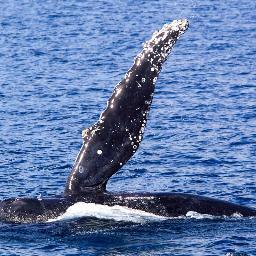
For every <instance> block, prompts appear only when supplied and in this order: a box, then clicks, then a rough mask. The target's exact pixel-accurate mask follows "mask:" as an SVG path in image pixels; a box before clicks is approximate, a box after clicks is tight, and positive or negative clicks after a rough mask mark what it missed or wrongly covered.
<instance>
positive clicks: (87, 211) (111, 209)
mask: <svg viewBox="0 0 256 256" xmlns="http://www.w3.org/2000/svg"><path fill="white" fill-rule="evenodd" d="M82 217H95V218H99V219H112V220H115V221H126V222H135V223H145V222H148V221H161V220H165V219H167V218H166V217H163V216H158V215H155V214H152V213H148V212H144V211H141V210H135V209H131V208H128V207H124V206H119V205H114V206H108V205H101V204H94V203H84V202H78V203H75V204H74V205H72V206H70V207H69V208H68V209H67V211H66V212H65V213H64V214H62V215H60V216H59V217H57V218H55V219H49V220H48V222H53V221H62V220H70V219H77V218H82Z"/></svg>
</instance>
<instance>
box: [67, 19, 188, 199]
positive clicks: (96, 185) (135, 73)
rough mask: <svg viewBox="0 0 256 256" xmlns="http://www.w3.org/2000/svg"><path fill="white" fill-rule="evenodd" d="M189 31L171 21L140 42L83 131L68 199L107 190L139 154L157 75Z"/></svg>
mask: <svg viewBox="0 0 256 256" xmlns="http://www.w3.org/2000/svg"><path fill="white" fill-rule="evenodd" d="M187 28H188V22H187V20H176V21H173V22H172V23H170V24H166V25H165V26H164V27H163V28H162V29H161V30H160V31H157V32H155V33H154V34H153V37H152V38H151V40H149V41H148V42H146V43H145V44H144V47H143V50H142V52H141V53H140V54H139V55H138V56H137V57H136V58H135V60H134V64H133V66H132V67H131V68H130V69H129V70H128V72H127V73H126V75H125V77H124V79H123V80H122V81H121V82H120V83H119V84H118V85H117V86H116V87H115V89H114V91H113V94H112V96H111V97H110V99H109V100H108V103H107V107H106V109H105V110H104V111H103V112H102V114H101V115H100V118H99V120H98V121H97V122H96V123H95V124H94V125H92V126H91V127H90V128H88V129H85V130H84V131H83V145H82V147H81V150H80V152H79V154H78V156H77V158H76V160H75V163H74V166H73V169H72V171H71V173H70V175H69V177H68V180H67V184H66V188H65V195H66V196H68V195H82V194H86V193H88V192H92V191H93V192H103V191H105V189H106V183H107V181H108V179H109V178H110V177H111V176H112V175H113V174H114V173H116V172H117V171H118V170H119V169H121V167H122V166H123V165H124V164H125V163H126V162H127V161H128V160H129V159H130V158H131V157H132V156H133V154H134V153H135V152H136V151H137V149H138V147H139V144H140V142H141V141H142V138H143V133H144V129H145V126H146V122H147V117H148V113H149V110H150V106H151V103H152V99H153V93H154V89H155V83H156V80H157V77H158V75H159V73H160V71H161V68H162V65H163V63H164V62H165V60H166V59H167V56H168V55H169V53H170V52H171V49H172V47H173V45H174V44H175V43H176V41H177V40H178V38H179V37H180V35H181V34H183V33H184V32H185V31H186V29H187Z"/></svg>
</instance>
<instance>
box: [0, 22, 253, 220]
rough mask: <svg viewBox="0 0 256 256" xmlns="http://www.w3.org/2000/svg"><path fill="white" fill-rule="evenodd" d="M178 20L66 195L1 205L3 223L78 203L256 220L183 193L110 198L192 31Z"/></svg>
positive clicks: (121, 94) (160, 38) (149, 49)
mask: <svg viewBox="0 0 256 256" xmlns="http://www.w3.org/2000/svg"><path fill="white" fill-rule="evenodd" d="M187 28H188V21H187V20H175V21H173V22H172V23H170V24H166V25H164V27H163V28H162V29H161V30H159V31H157V32H155V33H154V34H153V36H152V38H151V39H150V40H149V41H148V42H146V43H145V44H144V47H143V50H142V52H141V53H140V54H139V55H138V56H137V57H136V58H135V60H134V64H133V65H132V67H131V68H130V69H129V70H128V72H127V73H126V75H125V77H124V79H123V80H122V81H121V82H120V83H119V84H118V85H117V86H116V87H115V88H114V91H113V94H112V95H111V97H110V99H109V100H108V103H107V107H106V109H105V110H104V111H103V112H102V113H101V115H100V118H99V120H98V121H97V122H96V123H95V124H94V125H92V126H91V127H89V128H86V129H85V130H84V131H83V133H82V137H83V144H82V147H81V149H80V152H79V154H78V156H77V158H76V160H75V163H74V166H73V169H72V171H71V173H70V175H69V177H68V180H67V183H66V187H65V190H64V193H63V195H61V196H56V198H13V199H6V200H3V201H1V202H0V220H1V221H7V222H18V223H33V222H43V221H47V220H49V219H53V218H56V217H58V216H59V215H61V214H63V213H65V211H66V210H67V209H68V208H69V207H70V206H72V205H74V204H75V203H77V202H85V203H95V204H102V205H108V206H114V205H119V206H125V207H129V208H132V209H137V210H143V211H146V212H149V213H153V214H156V215H160V216H165V217H178V216H185V215H186V214H187V213H188V212H190V211H194V212H198V213H201V214H210V215H214V216H232V215H234V214H240V215H242V216H245V217H248V216H256V210H255V209H252V208H249V207H245V206H239V205H236V204H233V203H229V202H225V201H222V200H217V199H211V198H207V197H202V196H197V195H190V194H182V193H130V194H127V193H121V192H120V193H111V192H108V191H106V184H107V182H108V180H109V179H110V177H111V176H112V175H114V174H115V173H116V172H117V171H118V170H120V169H121V168H122V166H123V165H124V164H125V163H126V162H127V161H128V160H129V159H130V158H131V157H132V156H133V155H134V153H135V152H136V151H137V150H138V148H139V145H140V142H141V141H142V139H143V133H144V129H145V126H146V123H147V118H148V113H149V110H150V106H151V103H152V99H153V94H154V90H155V84H156V81H157V78H158V75H159V73H160V71H161V68H162V65H163V63H164V62H165V61H166V59H167V57H168V55H169V54H170V52H171V50H172V48H173V46H174V44H175V43H176V41H177V40H178V39H179V37H180V36H181V35H182V34H183V33H184V32H185V31H186V30H187Z"/></svg>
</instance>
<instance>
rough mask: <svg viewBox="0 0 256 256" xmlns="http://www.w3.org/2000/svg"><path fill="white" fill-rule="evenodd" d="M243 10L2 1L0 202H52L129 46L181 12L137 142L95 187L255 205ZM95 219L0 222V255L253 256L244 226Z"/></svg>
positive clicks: (238, 5) (125, 62)
mask: <svg viewBox="0 0 256 256" xmlns="http://www.w3.org/2000/svg"><path fill="white" fill-rule="evenodd" d="M255 10H256V2H255V1H253V0H247V1H244V0H230V1H220V0H217V1H210V0H207V1H192V0H191V1H189V0H184V1H176V0H174V1H167V0H163V1H72V0H71V1H34V2H33V1H14V0H11V1H2V2H1V7H0V35H1V36H0V49H1V51H0V135H1V136H0V182H1V194H0V196H1V199H3V198H9V197H17V196H29V197H37V196H40V195H41V196H43V197H44V196H53V195H55V194H61V193H62V191H63V187H64V184H65V182H66V178H67V176H68V173H69V171H70V169H71V167H72V163H73V161H74V159H75V157H76V154H77V153H78V150H79V148H80V146H81V142H82V141H81V131H82V129H83V128H85V127H89V126H90V125H92V124H93V123H94V122H95V121H96V120H97V119H98V117H99V114H100V112H101V111H102V110H103V109H104V108H105V106H106V102H107V99H108V97H109V96H110V95H111V92H112V89H113V88H114V86H115V84H116V83H118V82H119V80H120V79H121V78H122V77H123V75H124V74H125V72H126V71H127V69H128V68H129V67H130V66H131V65H132V63H133V58H134V57H135V56H136V54H137V53H138V52H139V51H140V50H141V45H142V43H143V42H144V41H145V40H148V39H149V38H150V37H151V35H152V33H153V32H154V30H156V29H159V28H161V27H162V25H163V24H164V23H166V22H169V21H171V20H172V19H177V18H187V19H189V21H190V28H189V30H188V31H187V32H186V33H185V34H184V35H183V36H182V38H181V40H180V41H179V42H178V43H177V45H176V46H175V48H174V50H173V52H172V55H171V56H170V58H169V59H168V62H167V63H166V65H165V66H164V68H163V71H162V73H161V75H160V78H159V80H158V83H157V87H156V94H155V96H154V101H153V105H152V110H151V112H150V119H149V122H148V125H147V129H146V133H145V137H144V140H143V142H142V145H141V147H140V149H139V150H138V152H137V153H136V155H135V156H134V157H133V158H132V159H131V160H130V161H129V163H128V164H126V165H125V166H124V167H123V168H122V170H121V171H120V172H119V173H118V174H116V175H115V176H114V177H113V178H112V179H111V181H110V182H109V184H108V189H109V190H111V191H126V192H129V191H133V192H142V191H143V192H145V191H150V192H152V191H159V192H160V191H165V192H167V191H169V192H189V193H193V194H200V195H206V196H210V197H214V198H221V199H225V200H228V201H232V202H236V203H239V204H242V205H248V206H251V207H254V206H255V207H256V186H255V181H256V172H255V170H256V160H255V159H256V107H255V102H256V85H255V75H256V71H255V56H256V14H255ZM91 210H92V209H91ZM97 210H99V209H98V208H97ZM105 210H106V209H105ZM119 210H120V209H119ZM76 213H77V212H76ZM94 213H95V211H94ZM99 213H101V210H99ZM115 213H116V211H115ZM122 214H124V213H123V211H122V210H121V212H120V211H119V214H117V217H118V216H119V217H120V216H121V215H122ZM125 214H127V212H125ZM140 214H141V213H140ZM140 214H139V215H137V216H135V218H137V217H138V218H142V219H143V218H144V217H145V216H144V217H142V216H143V214H142V215H140ZM192 215H193V214H192ZM128 216H129V217H131V216H132V213H131V214H128ZM76 217H79V216H76ZM80 217H81V216H80ZM96 217H97V216H95V215H93V213H92V214H91V215H90V216H87V217H86V218H82V219H74V218H69V219H66V220H65V221H63V220H62V221H54V222H51V223H44V224H33V225H13V224H4V223H2V224H0V238H1V239H0V248H1V249H0V254H1V255H49V253H50V254H52V255H136V254H137V255H177V256H181V255H182V256H185V255H196V256H201V255H204V256H208V255H209V256H210V255H229V256H230V255H236V256H237V255H240V256H242V255H256V249H255V241H256V235H255V234H256V229H255V227H256V220H255V219H246V218H239V217H234V218H217V219H216V218H207V217H205V218H193V217H191V216H190V217H185V218H180V219H168V220H161V221H156V220H155V219H154V220H152V219H151V220H148V219H147V221H142V222H141V221H122V220H120V221H117V220H115V218H105V219H103V218H96ZM98 217H99V216H98ZM140 220H141V219H140Z"/></svg>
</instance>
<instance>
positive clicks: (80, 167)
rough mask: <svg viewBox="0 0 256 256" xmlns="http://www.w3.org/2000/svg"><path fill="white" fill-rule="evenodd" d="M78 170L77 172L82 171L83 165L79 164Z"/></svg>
mask: <svg viewBox="0 0 256 256" xmlns="http://www.w3.org/2000/svg"><path fill="white" fill-rule="evenodd" d="M78 172H79V173H83V172H84V167H83V166H82V165H79V167H78Z"/></svg>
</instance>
